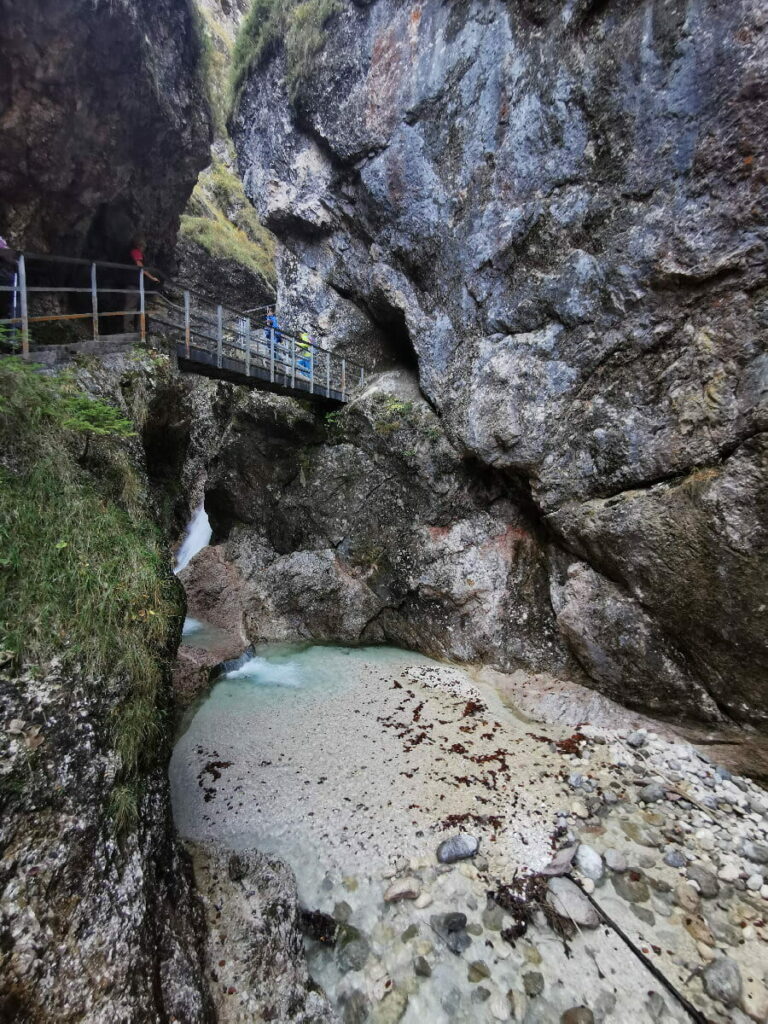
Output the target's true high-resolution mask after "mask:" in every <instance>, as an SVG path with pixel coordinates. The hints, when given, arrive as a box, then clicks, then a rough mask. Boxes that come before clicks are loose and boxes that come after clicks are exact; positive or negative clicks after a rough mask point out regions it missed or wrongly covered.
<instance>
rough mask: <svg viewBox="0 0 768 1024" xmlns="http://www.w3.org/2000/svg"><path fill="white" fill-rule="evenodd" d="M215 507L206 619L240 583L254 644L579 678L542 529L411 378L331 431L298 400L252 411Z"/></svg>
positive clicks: (226, 447)
mask: <svg viewBox="0 0 768 1024" xmlns="http://www.w3.org/2000/svg"><path fill="white" fill-rule="evenodd" d="M206 509H207V511H208V515H209V517H210V520H211V524H212V526H213V529H214V542H215V543H214V547H213V548H212V549H210V550H209V551H208V552H207V553H206V552H204V553H201V555H200V556H198V559H195V560H194V561H193V563H192V564H191V565H190V567H189V568H188V569H187V570H185V576H184V579H185V584H186V585H187V586H188V587H189V596H190V608H191V609H192V614H195V611H199V612H200V614H201V615H202V616H203V617H205V615H206V614H207V613H206V609H207V608H209V607H211V606H212V605H215V604H216V603H217V602H216V599H215V598H214V599H211V598H210V597H209V596H206V595H210V594H211V593H213V592H218V591H219V590H220V589H221V588H220V586H219V583H217V580H222V579H224V578H225V575H226V579H227V581H228V582H227V586H226V589H227V591H228V593H229V595H230V596H229V597H228V601H229V602H230V604H229V605H228V607H232V608H234V605H233V604H231V602H232V597H231V595H233V594H237V602H238V605H239V609H240V612H239V613H238V614H239V615H240V616H241V618H240V622H239V624H240V625H241V626H242V628H244V630H245V633H246V634H247V636H248V639H249V640H250V641H252V642H256V641H261V640H290V639H296V638H305V639H308V640H336V641H340V642H342V643H352V642H359V641H374V642H381V641H387V642H390V643H394V644H398V645H400V646H404V647H408V648H413V649H417V650H421V651H424V652H426V653H429V654H432V655H434V656H437V657H446V658H450V659H455V660H460V661H480V662H487V663H490V664H493V665H496V666H497V667H500V668H515V667H520V666H537V667H538V668H540V669H543V668H544V667H546V666H549V667H554V669H555V670H557V671H561V672H564V671H566V669H567V667H568V666H571V667H574V668H576V669H578V666H576V665H575V663H572V659H571V658H570V655H569V652H568V649H567V647H566V644H565V643H564V641H563V639H562V637H561V636H560V634H559V632H558V630H557V627H556V623H555V617H554V614H553V610H552V607H551V604H550V600H549V575H548V563H547V555H546V552H545V550H544V546H543V544H542V541H541V538H540V537H539V535H538V529H537V525H536V523H535V522H533V521H531V520H530V519H528V518H527V517H526V515H525V514H524V513H523V511H521V509H520V508H519V507H518V506H517V505H516V504H515V503H514V502H513V501H511V500H510V499H509V498H508V497H507V496H506V494H505V483H504V481H498V480H496V479H495V477H494V474H493V473H486V474H484V473H482V472H481V473H477V472H476V471H474V470H473V469H472V468H471V467H469V466H468V465H467V464H466V463H465V461H464V460H463V459H461V458H460V457H459V456H458V455H457V453H456V451H455V449H454V448H453V447H452V446H451V444H450V443H449V442H448V440H447V439H446V437H445V434H444V432H443V430H442V427H441V424H440V420H439V418H438V417H437V416H436V415H435V414H434V412H433V411H432V410H431V409H430V407H429V405H428V404H427V402H426V401H424V399H423V398H422V397H421V396H420V394H419V392H418V390H417V388H416V387H415V384H414V382H413V380H412V378H410V377H409V375H408V374H406V373H405V372H404V371H401V372H392V373H390V374H386V375H384V376H383V377H381V378H380V379H379V380H378V381H377V382H376V383H375V384H374V385H372V386H371V387H370V388H369V389H368V390H367V391H365V392H364V393H363V394H362V395H361V396H360V397H359V399H358V400H357V401H356V402H354V403H353V404H352V406H350V407H349V409H348V410H347V411H345V412H344V413H343V414H342V415H341V416H339V415H338V414H334V415H332V416H331V418H330V420H329V421H326V420H324V418H323V417H322V415H321V414H318V413H316V412H314V411H311V410H309V409H302V408H301V406H299V405H298V404H297V403H296V402H294V401H292V400H290V399H282V398H274V397H270V396H264V395H254V396H252V397H251V398H249V399H248V400H247V401H244V402H243V403H241V404H240V405H239V407H238V408H237V410H236V411H235V413H234V415H233V417H232V420H231V423H230V425H229V427H228V428H227V430H226V431H225V433H224V435H223V437H222V439H221V444H220V447H219V448H218V451H217V453H216V457H215V459H214V460H213V461H212V463H211V465H210V467H209V470H208V481H207V484H206ZM216 542H218V543H216ZM214 563H215V564H214ZM225 566H229V567H231V568H233V569H234V570H235V575H236V577H237V578H236V579H233V578H232V575H231V573H230V570H229V569H225ZM233 619H234V616H233V615H232V614H230V613H228V614H227V622H226V623H224V622H220V623H219V624H221V625H226V627H227V628H229V629H232V628H234V626H235V623H234V621H233Z"/></svg>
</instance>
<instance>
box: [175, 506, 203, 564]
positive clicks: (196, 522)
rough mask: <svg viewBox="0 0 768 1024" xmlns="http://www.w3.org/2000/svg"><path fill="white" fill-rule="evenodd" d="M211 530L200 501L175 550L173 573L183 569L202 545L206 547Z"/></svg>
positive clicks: (201, 548)
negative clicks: (178, 546)
mask: <svg viewBox="0 0 768 1024" xmlns="http://www.w3.org/2000/svg"><path fill="white" fill-rule="evenodd" d="M212 535H213V530H212V529H211V524H210V523H209V522H208V516H207V515H206V512H205V504H204V503H201V505H200V508H198V509H197V510H196V512H195V514H194V515H193V516H192V518H191V519H190V521H189V525H188V526H187V532H186V533H185V534H184V540H183V541H182V542H181V547H180V548H179V550H178V551H177V552H176V565H175V566H174V568H173V571H174V572H175V573H180V572H181V570H182V569H184V568H185V567H186V566H187V565H189V563H190V562H191V561H192V559H193V558H194V557H195V555H196V554H197V553H198V551H202V550H203V548H204V547H207V546H208V544H209V543H210V541H211V537H212Z"/></svg>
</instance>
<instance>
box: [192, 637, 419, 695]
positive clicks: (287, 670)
mask: <svg viewBox="0 0 768 1024" xmlns="http://www.w3.org/2000/svg"><path fill="white" fill-rule="evenodd" d="M239 660H242V664H239V665H237V666H236V667H232V668H230V669H229V670H228V671H226V672H224V673H223V674H222V675H221V676H220V677H219V678H218V680H217V681H216V683H215V684H214V686H213V689H212V690H211V692H210V694H209V695H208V697H207V699H206V702H205V703H206V704H207V705H209V707H210V708H211V709H212V708H213V707H215V706H217V705H218V704H219V703H220V702H225V701H236V702H241V703H243V704H244V705H247V706H248V708H249V709H253V708H254V706H256V705H258V704H259V703H260V702H270V701H272V700H282V701H285V700H316V699H317V697H318V695H319V694H320V693H326V694H330V693H331V692H338V691H339V690H341V689H344V688H346V687H348V686H352V685H355V683H356V681H357V676H358V674H359V672H360V670H361V668H362V667H363V666H365V665H370V664H371V663H372V662H373V663H375V664H376V665H377V666H378V667H380V668H385V669H386V668H391V670H392V671H393V672H394V671H398V670H399V669H400V668H402V666H403V665H405V664H408V665H430V664H434V662H432V661H431V660H430V659H429V658H426V657H424V656H423V655H419V654H410V653H409V652H407V651H401V650H398V649H397V648H394V647H336V646H323V645H319V644H313V645H306V644H261V645H258V646H256V647H254V648H252V651H251V652H249V654H248V655H246V656H244V658H243V659H239ZM286 691H290V693H287V692H286Z"/></svg>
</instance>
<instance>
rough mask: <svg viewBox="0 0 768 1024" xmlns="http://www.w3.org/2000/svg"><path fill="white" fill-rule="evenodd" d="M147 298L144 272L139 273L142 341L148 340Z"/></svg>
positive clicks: (140, 331)
mask: <svg viewBox="0 0 768 1024" xmlns="http://www.w3.org/2000/svg"><path fill="white" fill-rule="evenodd" d="M145 303H146V297H145V295H144V271H143V270H140V271H139V334H140V335H141V340H142V341H143V342H144V341H146V340H147V309H146V304H145Z"/></svg>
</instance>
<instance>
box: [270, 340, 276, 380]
mask: <svg viewBox="0 0 768 1024" xmlns="http://www.w3.org/2000/svg"><path fill="white" fill-rule="evenodd" d="M269 380H270V382H271V383H272V384H274V383H275V328H274V327H270V329H269Z"/></svg>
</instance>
